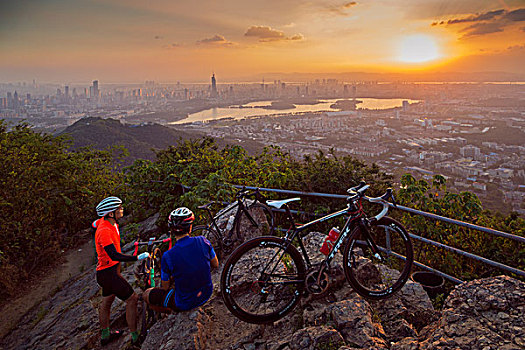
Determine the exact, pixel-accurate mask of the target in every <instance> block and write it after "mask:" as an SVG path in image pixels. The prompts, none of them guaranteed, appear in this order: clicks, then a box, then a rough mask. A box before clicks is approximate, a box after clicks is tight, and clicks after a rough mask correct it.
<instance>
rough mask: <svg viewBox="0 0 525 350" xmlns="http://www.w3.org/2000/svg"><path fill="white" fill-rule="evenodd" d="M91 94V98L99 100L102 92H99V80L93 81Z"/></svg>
mask: <svg viewBox="0 0 525 350" xmlns="http://www.w3.org/2000/svg"><path fill="white" fill-rule="evenodd" d="M90 92H91V96H90V97H92V98H95V99H98V96H99V94H100V92H99V90H98V80H93V87H92V89H90Z"/></svg>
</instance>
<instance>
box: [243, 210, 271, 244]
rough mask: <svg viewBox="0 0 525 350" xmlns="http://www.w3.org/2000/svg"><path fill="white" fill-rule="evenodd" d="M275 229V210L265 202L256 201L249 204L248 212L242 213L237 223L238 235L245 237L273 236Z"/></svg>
mask: <svg viewBox="0 0 525 350" xmlns="http://www.w3.org/2000/svg"><path fill="white" fill-rule="evenodd" d="M248 215H250V217H248ZM274 230H275V227H274V217H273V212H272V210H271V209H270V207H269V206H267V205H266V204H263V203H254V204H252V205H249V206H247V207H246V212H243V213H242V214H241V216H240V221H239V224H238V225H237V235H238V237H241V238H243V239H251V238H255V237H258V236H273V234H274Z"/></svg>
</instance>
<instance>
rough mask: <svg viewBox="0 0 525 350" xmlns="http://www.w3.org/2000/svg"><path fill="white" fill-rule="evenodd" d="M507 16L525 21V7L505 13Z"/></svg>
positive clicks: (507, 17)
mask: <svg viewBox="0 0 525 350" xmlns="http://www.w3.org/2000/svg"><path fill="white" fill-rule="evenodd" d="M505 18H506V19H508V20H511V21H514V22H522V21H525V9H517V10H514V11H510V12H508V13H507V14H506V15H505Z"/></svg>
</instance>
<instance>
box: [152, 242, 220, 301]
mask: <svg viewBox="0 0 525 350" xmlns="http://www.w3.org/2000/svg"><path fill="white" fill-rule="evenodd" d="M213 258H215V251H214V250H213V247H212V246H211V244H210V242H209V241H208V240H207V239H206V238H204V237H202V236H198V237H189V236H188V237H184V238H181V239H179V240H178V241H177V242H176V243H175V245H174V246H173V247H172V248H171V249H170V250H168V251H167V252H166V253H164V254H163V255H162V262H161V275H160V277H161V279H162V280H163V281H169V280H170V278H173V282H174V289H175V305H176V306H177V307H178V308H179V309H181V310H189V309H192V308H194V307H197V306H199V305H202V304H204V303H205V302H206V301H207V300H208V299H209V298H210V296H211V293H212V292H213V283H212V281H211V272H210V271H211V267H210V260H212V259H213Z"/></svg>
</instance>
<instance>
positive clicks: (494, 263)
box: [234, 185, 525, 283]
mask: <svg viewBox="0 0 525 350" xmlns="http://www.w3.org/2000/svg"><path fill="white" fill-rule="evenodd" d="M234 187H236V188H245V189H247V190H257V189H258V190H259V191H264V192H274V193H282V194H288V195H295V196H314V197H324V198H334V199H346V198H347V197H348V196H346V195H340V194H330V193H318V192H302V191H291V190H281V189H275V188H263V187H252V186H238V185H235V186H234ZM389 204H390V207H391V208H395V209H399V210H401V211H405V212H408V213H411V214H416V215H420V216H423V217H427V218H430V219H433V220H438V221H443V222H446V223H449V224H453V225H458V226H462V227H466V228H469V229H472V230H476V231H480V232H485V233H488V234H491V235H495V236H499V237H504V238H508V239H511V240H514V241H516V242H519V243H525V237H521V236H517V235H513V234H511V233H507V232H503V231H498V230H494V229H491V228H487V227H483V226H478V225H474V224H471V223H468V222H464V221H460V220H455V219H450V218H447V217H444V216H440V215H436V214H432V213H428V212H424V211H421V210H417V209H412V208H408V207H405V206H402V205H396V206H394V205H393V204H392V203H389ZM409 235H410V237H411V238H413V239H415V240H418V241H421V242H423V243H425V244H430V245H432V246H435V247H440V248H443V249H446V250H448V251H451V252H454V253H456V254H459V255H462V256H466V257H468V258H470V259H474V260H477V261H480V262H482V263H484V264H487V265H491V266H494V267H496V268H498V269H501V270H503V271H507V272H511V273H514V274H516V275H518V276H521V277H525V271H523V270H520V269H517V268H515V267H511V266H508V265H505V264H502V263H499V262H497V261H493V260H490V259H487V258H484V257H482V256H479V255H476V254H472V253H469V252H466V251H464V250H461V249H458V248H454V247H451V246H449V245H446V244H443V243H440V242H436V241H433V240H431V239H428V238H424V237H421V236H418V235H415V234H412V233H410V234H409ZM414 265H415V266H417V267H420V268H422V269H425V270H428V271H431V272H434V273H435V274H437V275H440V276H441V277H443V278H446V279H448V280H450V281H452V282H454V283H463V282H464V281H462V280H460V279H458V278H456V277H454V276H451V275H448V274H446V273H444V272H441V271H439V270H437V269H434V268H432V267H429V266H426V265H424V264H422V263H420V262H418V261H414Z"/></svg>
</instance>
